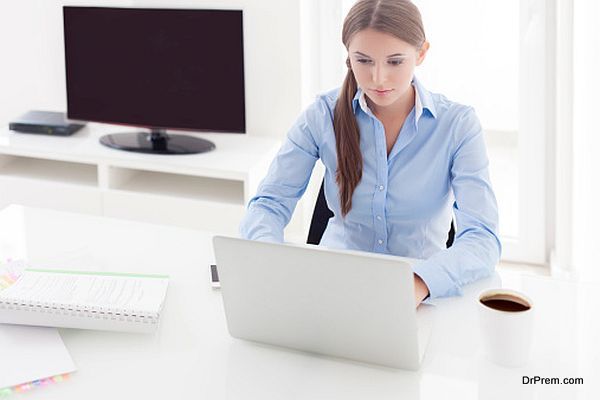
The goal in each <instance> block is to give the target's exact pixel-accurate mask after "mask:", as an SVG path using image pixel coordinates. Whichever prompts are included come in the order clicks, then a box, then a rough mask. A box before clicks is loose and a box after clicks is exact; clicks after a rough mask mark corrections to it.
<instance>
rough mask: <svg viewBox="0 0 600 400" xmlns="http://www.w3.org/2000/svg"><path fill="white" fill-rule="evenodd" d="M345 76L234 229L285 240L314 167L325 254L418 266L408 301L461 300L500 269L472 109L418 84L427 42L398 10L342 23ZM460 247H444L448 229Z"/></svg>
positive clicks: (492, 205) (382, 2) (295, 130)
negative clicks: (324, 208) (399, 259)
mask: <svg viewBox="0 0 600 400" xmlns="http://www.w3.org/2000/svg"><path fill="white" fill-rule="evenodd" d="M342 41H343V43H344V45H345V47H346V49H347V50H348V59H347V60H346V64H347V66H348V72H347V74H346V78H345V80H344V83H343V85H342V87H341V88H340V89H336V90H333V91H331V92H328V93H325V94H323V95H321V96H318V97H317V99H316V101H315V102H314V103H313V104H312V105H311V106H309V107H308V108H307V109H306V110H305V111H304V112H303V113H302V115H301V116H300V117H299V119H298V120H297V122H296V123H295V125H294V126H293V127H292V129H291V130H290V132H289V133H288V136H287V139H286V141H285V143H284V144H283V146H282V148H281V149H280V151H279V153H278V155H277V157H276V158H275V160H274V161H273V163H272V165H271V167H270V169H269V172H268V175H267V177H266V178H265V179H264V180H263V182H262V183H261V185H260V186H259V189H258V193H257V194H256V196H255V197H254V198H253V199H252V200H251V201H250V203H249V205H248V212H247V214H246V216H245V217H244V220H243V221H242V224H241V234H242V236H243V237H245V238H248V239H255V240H267V241H277V242H282V241H283V228H284V227H285V226H286V225H287V223H288V222H289V220H290V217H291V215H292V212H293V210H294V208H295V206H296V203H297V201H298V199H299V198H300V197H301V196H302V194H303V193H304V191H305V189H306V186H307V184H308V181H309V178H310V175H311V172H312V169H313V167H314V164H315V162H316V160H317V159H319V158H320V159H321V160H322V162H323V164H324V165H325V167H326V172H325V197H326V199H327V203H328V206H329V208H330V209H331V210H332V211H333V213H334V217H333V218H332V219H331V220H330V221H329V224H328V226H327V229H326V230H325V233H324V235H323V238H322V240H321V244H322V245H324V246H327V247H332V248H344V249H354V250H363V251H371V252H377V253H387V254H395V255H399V256H405V257H414V258H419V259H422V261H420V262H419V263H417V264H415V265H414V267H413V270H414V281H415V303H416V304H417V305H418V304H419V303H420V302H421V301H423V300H424V299H425V298H427V297H430V298H436V297H443V296H451V295H457V294H460V293H461V287H462V286H463V285H465V284H467V283H469V282H472V281H474V280H476V279H480V278H483V277H485V276H488V275H489V274H490V273H491V272H492V271H493V269H494V266H495V265H496V263H497V262H498V260H499V257H500V252H501V244H500V241H499V239H498V235H497V229H498V211H497V205H496V198H495V196H494V192H493V190H492V187H491V184H490V180H489V176H488V159H487V155H486V148H485V143H484V139H483V132H482V129H481V126H480V124H479V121H478V119H477V116H476V115H475V112H474V111H473V109H472V108H470V107H466V106H463V105H460V104H457V103H454V102H452V101H450V100H448V99H446V98H445V97H444V96H442V95H439V94H435V93H430V92H428V91H427V90H426V89H425V88H424V87H423V86H422V85H421V83H420V82H419V81H418V80H417V79H416V78H415V76H414V70H415V67H416V66H418V65H420V64H421V63H422V62H423V60H424V59H425V55H426V54H427V50H428V49H429V43H428V42H427V41H426V40H425V33H424V30H423V25H422V22H421V16H420V13H419V11H418V9H417V8H416V7H415V6H414V5H413V4H412V3H411V2H410V1H404V0H360V1H358V2H357V3H356V4H355V5H354V6H353V7H352V9H351V10H350V11H349V13H348V15H347V16H346V19H345V21H344V26H343V31H342ZM452 211H454V217H455V221H456V230H457V232H456V237H455V240H454V244H453V246H452V247H450V248H449V249H446V248H445V243H446V239H447V232H448V226H449V225H450V221H451V219H452Z"/></svg>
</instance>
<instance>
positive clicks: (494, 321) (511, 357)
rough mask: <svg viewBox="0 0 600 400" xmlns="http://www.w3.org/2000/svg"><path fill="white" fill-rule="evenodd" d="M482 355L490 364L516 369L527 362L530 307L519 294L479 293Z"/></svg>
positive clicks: (493, 291) (532, 313)
mask: <svg viewBox="0 0 600 400" xmlns="http://www.w3.org/2000/svg"><path fill="white" fill-rule="evenodd" d="M478 301H479V320H480V326H481V334H482V342H483V348H484V354H485V355H486V356H487V358H488V359H490V360H491V361H493V362H495V363H497V364H499V365H502V366H505V367H517V366H520V365H524V364H526V363H527V362H528V361H529V359H530V354H531V342H532V334H533V316H534V307H533V303H532V301H531V299H529V298H528V297H527V296H525V295H524V294H523V293H519V292H517V291H515V290H510V289H488V290H485V291H483V292H481V293H480V294H479V298H478Z"/></svg>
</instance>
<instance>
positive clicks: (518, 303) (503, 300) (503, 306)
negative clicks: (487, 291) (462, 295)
mask: <svg viewBox="0 0 600 400" xmlns="http://www.w3.org/2000/svg"><path fill="white" fill-rule="evenodd" d="M480 301H481V303H482V304H484V305H485V306H487V307H489V308H493V309H494V310H500V311H509V312H519V311H527V310H529V309H530V308H531V306H530V305H529V304H527V302H526V301H525V300H523V299H520V298H518V297H514V296H508V295H497V296H491V297H488V298H484V299H481V300H480Z"/></svg>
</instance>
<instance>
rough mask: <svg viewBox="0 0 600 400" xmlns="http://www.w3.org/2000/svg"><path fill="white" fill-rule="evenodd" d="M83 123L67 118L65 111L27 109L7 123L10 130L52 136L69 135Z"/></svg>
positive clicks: (81, 126) (83, 124)
mask: <svg viewBox="0 0 600 400" xmlns="http://www.w3.org/2000/svg"><path fill="white" fill-rule="evenodd" d="M84 126H85V123H83V122H81V121H71V120H68V119H67V117H66V115H65V113H63V112H54V111H29V112H27V113H25V114H23V115H21V116H20V117H19V118H17V119H16V120H14V121H12V122H10V123H9V125H8V127H9V128H10V130H13V131H17V132H24V133H39V134H43V135H53V136H69V135H72V134H74V133H75V132H77V131H78V130H79V129H81V128H83V127H84Z"/></svg>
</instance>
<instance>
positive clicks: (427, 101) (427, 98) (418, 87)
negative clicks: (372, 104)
mask: <svg viewBox="0 0 600 400" xmlns="http://www.w3.org/2000/svg"><path fill="white" fill-rule="evenodd" d="M412 85H413V86H414V87H415V123H417V122H419V119H420V118H421V115H423V110H428V111H429V113H430V114H431V116H432V117H433V118H437V112H436V110H435V104H434V102H433V98H432V97H431V93H429V91H428V90H427V89H425V88H424V87H423V85H422V84H421V83H420V82H419V80H418V79H417V77H416V76H415V77H413V81H412ZM358 106H360V108H361V109H362V110H363V111H364V112H365V113H367V114H370V110H369V107H368V106H367V101H366V99H365V93H364V92H363V91H362V89H360V88H358V89H357V90H356V94H355V95H354V98H353V99H352V110H353V111H354V114H356V108H357V107H358Z"/></svg>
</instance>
